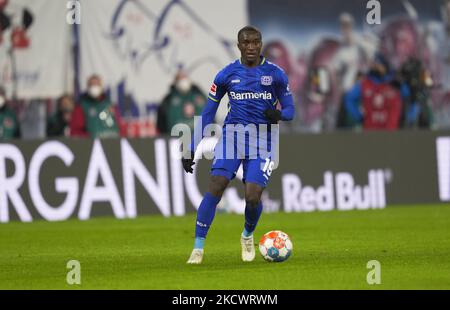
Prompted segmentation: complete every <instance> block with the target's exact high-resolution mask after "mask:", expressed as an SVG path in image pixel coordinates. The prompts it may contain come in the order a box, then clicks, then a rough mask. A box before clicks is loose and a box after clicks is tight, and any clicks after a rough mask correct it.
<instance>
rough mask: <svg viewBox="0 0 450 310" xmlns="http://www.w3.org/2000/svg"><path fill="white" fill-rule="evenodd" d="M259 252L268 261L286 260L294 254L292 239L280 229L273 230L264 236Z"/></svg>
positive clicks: (260, 242)
mask: <svg viewBox="0 0 450 310" xmlns="http://www.w3.org/2000/svg"><path fill="white" fill-rule="evenodd" d="M259 252H260V253H261V255H262V257H263V258H264V259H265V260H266V261H268V262H284V261H285V260H287V259H288V258H289V256H291V254H292V241H291V239H289V236H288V235H287V234H286V233H284V232H282V231H279V230H273V231H270V232H268V233H267V234H265V235H264V236H262V238H261V240H260V241H259Z"/></svg>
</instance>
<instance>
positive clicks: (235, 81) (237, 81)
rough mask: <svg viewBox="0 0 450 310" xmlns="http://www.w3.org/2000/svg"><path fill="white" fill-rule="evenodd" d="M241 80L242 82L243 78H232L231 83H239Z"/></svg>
mask: <svg viewBox="0 0 450 310" xmlns="http://www.w3.org/2000/svg"><path fill="white" fill-rule="evenodd" d="M240 82H241V80H239V79H236V80H231V83H232V84H237V83H240Z"/></svg>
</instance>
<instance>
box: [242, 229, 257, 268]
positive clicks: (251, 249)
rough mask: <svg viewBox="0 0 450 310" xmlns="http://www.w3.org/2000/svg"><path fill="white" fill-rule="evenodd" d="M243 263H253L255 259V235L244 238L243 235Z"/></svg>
mask: <svg viewBox="0 0 450 310" xmlns="http://www.w3.org/2000/svg"><path fill="white" fill-rule="evenodd" d="M241 247H242V261H244V262H251V261H253V260H254V259H255V245H254V244H253V235H251V236H250V237H244V236H242V235H241Z"/></svg>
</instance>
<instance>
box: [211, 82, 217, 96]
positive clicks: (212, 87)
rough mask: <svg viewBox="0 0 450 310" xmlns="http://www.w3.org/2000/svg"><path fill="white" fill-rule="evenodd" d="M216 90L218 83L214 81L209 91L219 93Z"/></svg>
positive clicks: (213, 93) (214, 93)
mask: <svg viewBox="0 0 450 310" xmlns="http://www.w3.org/2000/svg"><path fill="white" fill-rule="evenodd" d="M216 92H217V85H216V84H214V83H212V85H211V89H210V90H209V93H210V94H211V95H213V96H215V95H216V94H217V93H216Z"/></svg>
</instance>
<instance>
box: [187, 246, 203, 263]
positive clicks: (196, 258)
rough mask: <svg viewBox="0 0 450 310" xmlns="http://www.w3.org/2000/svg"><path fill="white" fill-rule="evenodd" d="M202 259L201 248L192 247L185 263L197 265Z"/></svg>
mask: <svg viewBox="0 0 450 310" xmlns="http://www.w3.org/2000/svg"><path fill="white" fill-rule="evenodd" d="M202 260H203V249H193V250H192V253H191V257H189V259H188V261H187V262H186V263H187V264H193V265H198V264H201V263H202Z"/></svg>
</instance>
